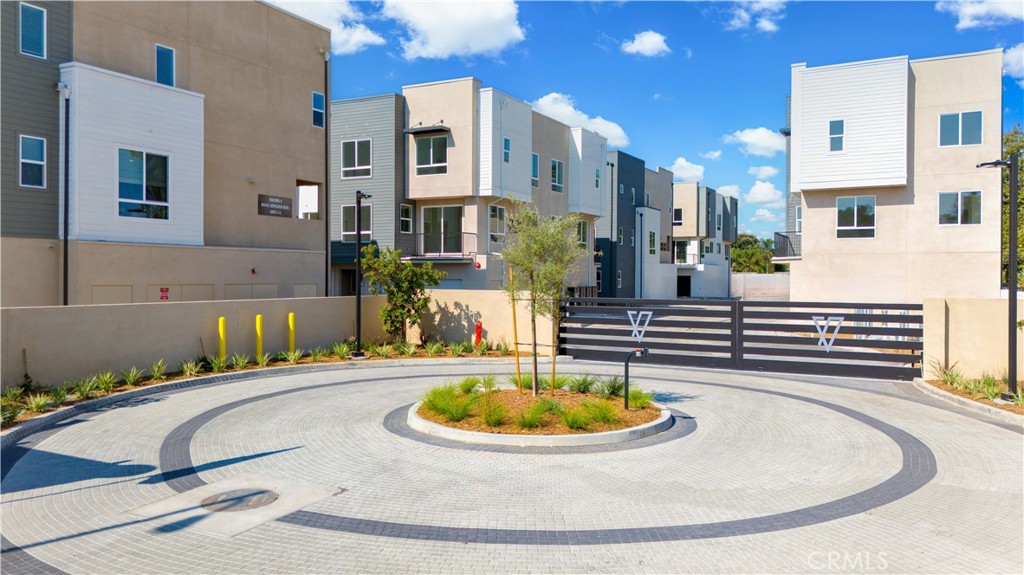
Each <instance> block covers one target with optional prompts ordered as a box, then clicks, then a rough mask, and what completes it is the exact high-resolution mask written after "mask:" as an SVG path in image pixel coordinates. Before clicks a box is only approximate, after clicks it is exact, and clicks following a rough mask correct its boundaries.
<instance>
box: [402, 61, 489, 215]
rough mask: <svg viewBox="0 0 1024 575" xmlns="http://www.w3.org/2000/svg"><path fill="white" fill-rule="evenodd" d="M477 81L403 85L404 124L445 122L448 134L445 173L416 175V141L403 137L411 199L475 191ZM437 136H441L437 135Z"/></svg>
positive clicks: (446, 196)
mask: <svg viewBox="0 0 1024 575" xmlns="http://www.w3.org/2000/svg"><path fill="white" fill-rule="evenodd" d="M479 90H480V81H479V80H476V79H474V78H462V79H457V80H448V81H444V82H434V83H430V84H419V85H415V86H405V87H403V88H402V95H403V96H405V101H406V110H407V112H406V114H407V118H406V123H405V125H406V126H408V127H410V128H413V127H417V126H418V125H420V124H421V123H422V125H423V126H433V125H436V124H439V123H441V121H442V120H443V121H444V125H445V126H447V127H449V128H451V133H449V134H448V172H447V173H445V174H431V175H424V176H417V175H416V139H415V138H413V137H412V136H411V135H407V136H406V142H405V145H406V150H408V151H409V153H407V154H406V161H407V165H406V174H407V175H406V180H407V182H408V184H407V186H406V189H407V191H408V197H409V198H410V199H414V200H419V199H430V198H449V197H461V196H471V195H474V194H476V190H477V163H478V162H477V146H478V145H479V144H478V142H477V141H476V138H477V126H478V125H479V118H478V117H477V113H478V99H477V92H478V91H479ZM436 135H440V134H436Z"/></svg>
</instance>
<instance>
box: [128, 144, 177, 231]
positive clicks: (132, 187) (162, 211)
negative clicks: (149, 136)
mask: <svg viewBox="0 0 1024 575" xmlns="http://www.w3.org/2000/svg"><path fill="white" fill-rule="evenodd" d="M167 163H168V162H167V156H159V155H157V154H150V153H148V152H143V151H140V150H128V149H125V148H119V149H118V150H117V196H118V198H119V199H120V201H119V202H118V205H117V215H119V216H121V217H125V218H145V219H153V220H166V219H167V218H168V210H169V208H170V204H169V203H168V200H167V183H168V182H167V180H168V178H167Z"/></svg>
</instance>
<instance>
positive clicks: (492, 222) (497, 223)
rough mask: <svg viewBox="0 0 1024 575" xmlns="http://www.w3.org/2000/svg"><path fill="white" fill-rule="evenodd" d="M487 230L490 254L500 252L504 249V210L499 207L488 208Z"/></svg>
mask: <svg viewBox="0 0 1024 575" xmlns="http://www.w3.org/2000/svg"><path fill="white" fill-rule="evenodd" d="M487 229H488V235H489V237H490V240H491V253H492V254H493V253H499V252H501V250H502V249H503V248H504V247H505V208H503V207H501V206H491V207H490V217H489V218H488V220H487Z"/></svg>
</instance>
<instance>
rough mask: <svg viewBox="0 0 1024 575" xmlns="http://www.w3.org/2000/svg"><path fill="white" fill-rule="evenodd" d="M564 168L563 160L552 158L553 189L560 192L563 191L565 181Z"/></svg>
mask: <svg viewBox="0 0 1024 575" xmlns="http://www.w3.org/2000/svg"><path fill="white" fill-rule="evenodd" d="M563 169H564V166H563V165H562V160H551V191H552V192H559V193H561V191H562V182H563V175H564V174H563Z"/></svg>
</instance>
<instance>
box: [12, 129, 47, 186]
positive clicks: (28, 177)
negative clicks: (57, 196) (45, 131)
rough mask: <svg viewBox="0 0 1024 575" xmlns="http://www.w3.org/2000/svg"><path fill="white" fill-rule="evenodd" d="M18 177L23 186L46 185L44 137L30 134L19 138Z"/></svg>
mask: <svg viewBox="0 0 1024 575" xmlns="http://www.w3.org/2000/svg"><path fill="white" fill-rule="evenodd" d="M19 148H20V149H21V151H20V152H19V157H20V170H19V172H20V174H21V176H20V178H19V182H18V183H19V185H21V187H23V188H45V187H46V139H45V138H34V137H32V136H21V137H20V138H19Z"/></svg>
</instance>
